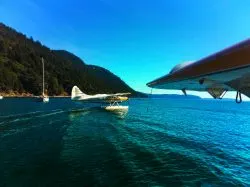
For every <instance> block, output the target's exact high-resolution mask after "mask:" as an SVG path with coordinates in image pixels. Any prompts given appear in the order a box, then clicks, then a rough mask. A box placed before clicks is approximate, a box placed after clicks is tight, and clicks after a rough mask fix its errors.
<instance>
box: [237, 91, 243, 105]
mask: <svg viewBox="0 0 250 187" xmlns="http://www.w3.org/2000/svg"><path fill="white" fill-rule="evenodd" d="M235 102H236V103H238V104H239V103H241V102H242V98H241V93H240V91H237V93H236V98H235Z"/></svg>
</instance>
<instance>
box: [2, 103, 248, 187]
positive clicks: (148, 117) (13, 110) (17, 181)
mask: <svg viewBox="0 0 250 187" xmlns="http://www.w3.org/2000/svg"><path fill="white" fill-rule="evenodd" d="M129 106H130V108H129V112H128V113H127V115H126V116H119V115H116V114H112V113H108V112H106V111H104V110H101V109H100V108H97V107H96V106H94V105H92V104H88V103H84V104H77V103H73V102H71V101H70V99H50V102H49V103H47V104H44V103H39V102H36V100H35V99H3V100H0V186H14V187H15V186H18V187H19V186H25V187H29V186H31V187H35V186H53V187H56V186H67V187H69V186H87V187H89V186H118V187H121V186H250V103H249V102H243V103H242V104H236V103H235V102H234V101H223V100H222V101H215V100H201V99H200V100H199V99H197V100H185V99H183V100H177V99H176V100H170V99H131V100H130V101H129Z"/></svg>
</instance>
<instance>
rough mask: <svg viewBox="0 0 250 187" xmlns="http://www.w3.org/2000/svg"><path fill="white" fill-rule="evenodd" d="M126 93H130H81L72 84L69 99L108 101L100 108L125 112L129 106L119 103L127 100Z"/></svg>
mask: <svg viewBox="0 0 250 187" xmlns="http://www.w3.org/2000/svg"><path fill="white" fill-rule="evenodd" d="M128 95H130V93H116V94H96V95H88V94H85V93H83V92H82V91H81V90H80V89H79V88H78V87H77V86H74V87H73V88H72V91H71V100H73V101H77V102H84V101H87V102H98V103H105V104H107V103H109V105H105V106H103V107H102V108H104V109H105V110H106V111H109V112H114V113H116V112H118V113H126V112H127V111H128V108H129V107H128V106H123V105H120V104H119V103H122V102H125V101H127V100H128V97H127V96H128Z"/></svg>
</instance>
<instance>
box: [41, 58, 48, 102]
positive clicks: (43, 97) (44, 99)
mask: <svg viewBox="0 0 250 187" xmlns="http://www.w3.org/2000/svg"><path fill="white" fill-rule="evenodd" d="M42 64H43V93H42V97H41V98H42V101H43V102H44V103H48V102H49V97H48V96H46V95H45V93H44V59H43V58H42Z"/></svg>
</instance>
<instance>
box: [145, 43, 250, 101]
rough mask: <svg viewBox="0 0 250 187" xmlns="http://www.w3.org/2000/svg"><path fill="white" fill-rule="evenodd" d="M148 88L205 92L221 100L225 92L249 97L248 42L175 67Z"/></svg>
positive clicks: (249, 51)
mask: <svg viewBox="0 0 250 187" xmlns="http://www.w3.org/2000/svg"><path fill="white" fill-rule="evenodd" d="M147 86H149V87H151V88H159V89H171V90H182V91H183V93H184V94H186V90H194V91H207V92H208V93H209V94H210V95H211V96H213V98H215V99H218V98H222V97H223V95H224V94H225V93H226V91H237V94H236V102H241V93H243V94H244V95H246V96H248V97H250V39H248V40H245V41H243V42H241V43H238V44H236V45H234V46H232V47H229V48H227V49H224V50H222V51H220V52H218V53H215V54H213V55H211V56H208V57H206V58H204V59H201V60H198V61H196V62H186V63H183V64H179V65H177V66H175V67H174V68H173V69H172V70H171V71H170V73H169V74H167V75H165V76H163V77H160V78H158V79H155V80H153V81H151V82H149V83H147Z"/></svg>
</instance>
